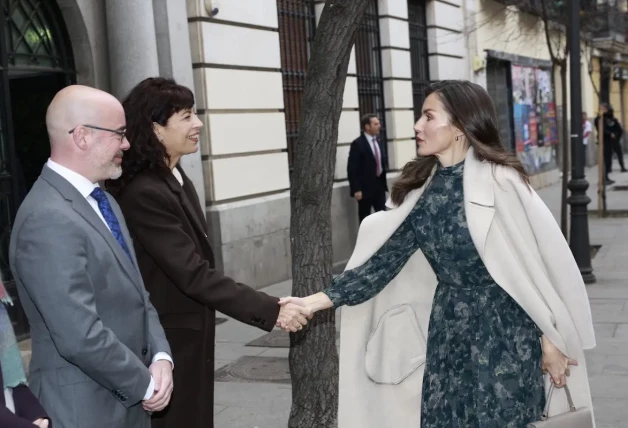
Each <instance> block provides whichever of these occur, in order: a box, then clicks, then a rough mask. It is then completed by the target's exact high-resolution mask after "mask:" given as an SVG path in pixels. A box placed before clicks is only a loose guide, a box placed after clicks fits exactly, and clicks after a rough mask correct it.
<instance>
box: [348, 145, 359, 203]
mask: <svg viewBox="0 0 628 428" xmlns="http://www.w3.org/2000/svg"><path fill="white" fill-rule="evenodd" d="M358 141H359V140H355V141H354V142H353V143H351V148H350V149H349V160H348V161H347V178H348V179H349V187H350V188H351V194H352V195H353V194H355V193H357V192H361V191H362V184H361V183H360V179H359V174H358V173H359V171H358V169H359V166H360V148H359V147H358Z"/></svg>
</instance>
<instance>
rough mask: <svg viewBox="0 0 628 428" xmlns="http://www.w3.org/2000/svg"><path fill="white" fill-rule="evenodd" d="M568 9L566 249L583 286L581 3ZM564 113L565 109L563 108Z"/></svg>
mask: <svg viewBox="0 0 628 428" xmlns="http://www.w3.org/2000/svg"><path fill="white" fill-rule="evenodd" d="M567 3H568V5H569V6H568V7H569V25H568V43H569V78H570V80H571V85H570V86H571V88H572V91H571V109H570V110H571V180H570V181H569V185H568V187H569V190H570V191H571V195H570V196H569V198H568V199H567V203H568V204H569V205H571V210H570V212H571V215H570V218H571V227H570V230H569V246H570V247H571V252H572V253H573V255H574V258H575V259H576V263H578V267H579V268H580V273H581V274H582V279H583V280H584V282H585V283H592V282H595V275H594V274H593V268H592V267H591V249H590V246H589V218H588V212H587V205H588V204H589V203H590V202H591V198H589V197H588V196H587V188H588V187H589V183H588V182H587V180H586V178H585V176H584V149H585V147H584V144H582V94H581V82H580V79H581V76H580V0H571V1H569V2H567ZM563 110H564V111H565V110H566V109H563Z"/></svg>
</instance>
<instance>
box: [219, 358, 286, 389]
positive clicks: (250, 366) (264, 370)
mask: <svg viewBox="0 0 628 428" xmlns="http://www.w3.org/2000/svg"><path fill="white" fill-rule="evenodd" d="M214 381H215V382H241V383H282V384H290V383H291V381H290V368H289V365H288V359H287V358H281V357H251V356H244V357H240V358H238V359H237V360H236V361H234V362H233V363H231V364H228V365H226V366H224V367H222V368H220V369H218V370H216V371H215V373H214Z"/></svg>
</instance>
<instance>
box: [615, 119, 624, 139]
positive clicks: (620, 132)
mask: <svg viewBox="0 0 628 428" xmlns="http://www.w3.org/2000/svg"><path fill="white" fill-rule="evenodd" d="M615 134H616V137H617V140H619V139H620V138H621V136H622V135H623V134H624V128H623V127H622V126H621V123H619V121H618V120H617V119H615Z"/></svg>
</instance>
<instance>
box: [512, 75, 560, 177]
mask: <svg viewBox="0 0 628 428" xmlns="http://www.w3.org/2000/svg"><path fill="white" fill-rule="evenodd" d="M511 80H512V92H513V93H512V96H513V118H514V126H515V148H516V151H517V156H518V157H519V159H520V160H521V163H522V164H523V166H524V168H525V169H526V171H527V172H528V173H529V174H535V173H538V172H541V171H545V170H548V169H551V168H553V167H555V165H556V160H555V157H556V150H555V145H556V143H557V142H558V138H557V135H558V134H557V128H556V105H555V103H554V94H553V92H552V82H551V75H550V72H549V71H547V70H542V69H539V68H535V67H524V66H519V65H513V66H512V67H511Z"/></svg>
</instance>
